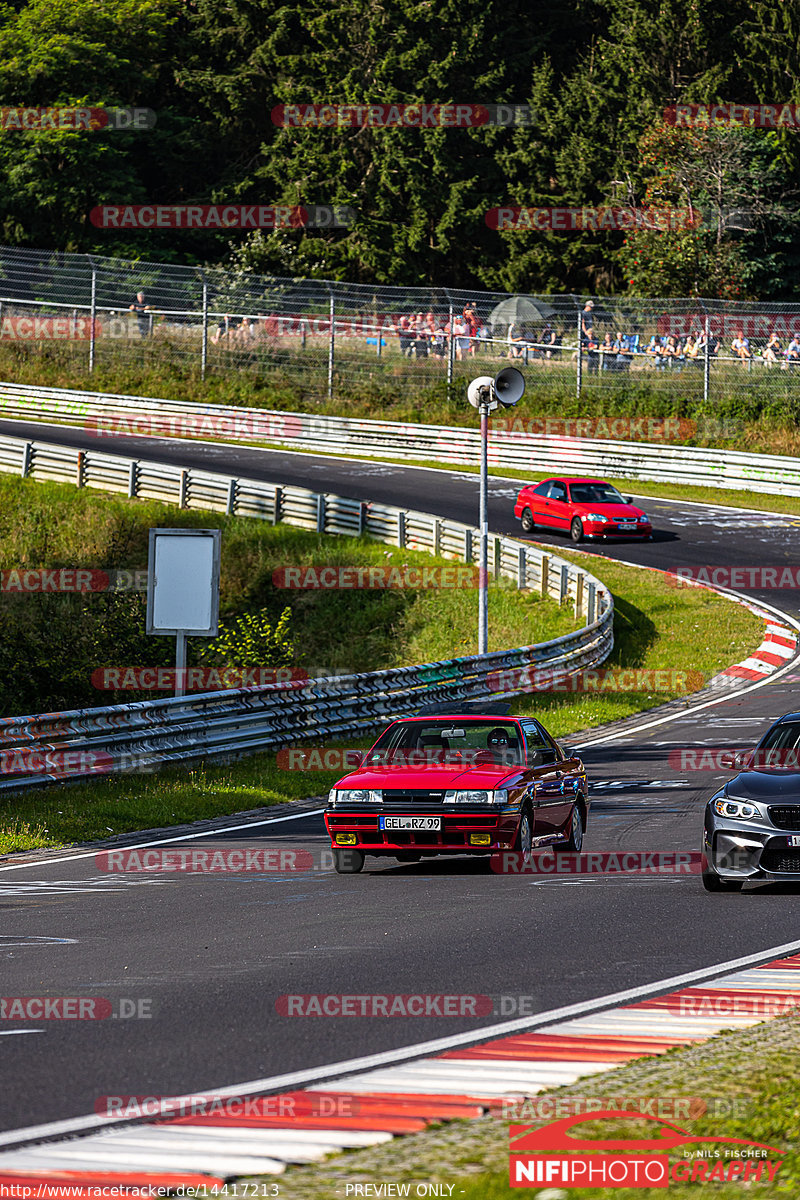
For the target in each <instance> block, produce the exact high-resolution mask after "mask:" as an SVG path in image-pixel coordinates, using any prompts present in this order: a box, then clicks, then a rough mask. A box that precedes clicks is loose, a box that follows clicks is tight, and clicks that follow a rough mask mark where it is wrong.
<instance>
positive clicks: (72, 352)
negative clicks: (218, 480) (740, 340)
mask: <svg viewBox="0 0 800 1200" xmlns="http://www.w3.org/2000/svg"><path fill="white" fill-rule="evenodd" d="M195 349H196V348H195ZM339 353H340V359H339V362H338V364H337V369H338V374H337V375H336V376H335V379H334V398H333V399H332V400H329V399H328V398H327V371H326V366H325V364H326V361H327V351H326V350H325V348H324V347H323V348H322V349H321V348H320V347H319V346H315V349H314V351H313V354H312V355H310V356H309V357H304V356H303V355H302V354H301V353H300V352H296V351H292V352H290V353H288V354H286V353H285V352H284V351H283V350H282V349H281V350H280V352H277V351H274V350H268V349H266V348H264V349H263V350H260V351H259V354H258V355H250V356H247V355H244V356H242V355H239V354H237V353H236V352H231V351H225V350H221V349H220V348H218V347H213V346H212V347H211V348H210V359H209V371H208V377H207V378H206V380H203V379H202V378H201V376H200V371H199V366H197V359H198V357H199V356H198V355H195V354H194V353H191V354H187V353H186V347H184V346H182V345H178V344H177V343H176V344H175V345H174V346H173V345H172V344H171V343H170V342H169V340H168V339H165V340H163V341H161V342H160V341H159V340H157V339H156V340H154V341H153V342H152V343H139V342H138V341H134V342H132V343H131V344H130V345H128V344H127V343H125V344H120V345H118V346H108V345H102V346H99V347H98V356H97V365H96V369H95V371H94V373H93V374H92V375H89V374H88V371H87V365H86V347H85V345H81V344H79V343H74V344H70V343H66V342H61V343H58V342H53V343H49V344H44V345H42V346H40V347H37V346H34V345H33V344H25V343H16V344H0V379H2V380H8V381H10V382H15V383H30V384H34V385H38V386H43V387H60V388H75V389H78V390H90V391H106V392H114V393H125V394H129V395H143V396H153V397H158V398H161V399H167V400H181V401H187V400H188V401H191V402H195V403H204V404H209V403H211V404H230V405H237V406H248V407H261V408H272V409H281V410H286V411H314V412H318V413H327V414H330V415H334V416H350V417H369V418H374V419H377V420H384V421H385V420H395V421H409V422H425V423H433V424H445V425H471V424H473V423H474V412H473V410H472V409H471V408H470V406H469V405H468V404H467V403H466V399H465V386H466V382H467V381H468V380H469V379H470V378H472V377H473V376H474V375H475V374H478V373H486V372H487V371H488V372H489V373H492V374H494V373H495V372H496V371H497V370H498V369H499V368H500V367H501V366H503V365H504V364H505V363H506V360H505V359H504V358H503V357H501V356H497V355H493V356H485V357H477V358H475V359H472V360H470V361H469V362H460V363H456V364H455V385H454V387H453V390H452V394H451V397H450V399H449V400H448V396H447V386H446V379H445V371H444V368H443V367H442V366H441V364H438V365H437V367H436V369H433V367H432V366H431V365H430V363H428V362H425V363H421V364H416V363H414V362H411V361H409V360H407V359H403V358H400V357H399V355H397V354H396V353H387V354H386V356H385V357H384V358H382V359H380V360H377V359H374V358H371V357H365V356H364V354H363V353H362V352H361V351H360V350H358V349H357V348H353V347H348V346H347V344H346V343H344V344H343V345H342V346H340V348H339ZM524 373H525V376H526V380H527V384H528V390H527V393H526V397H525V400H524V412H523V409H520V415H521V417H522V419H523V420H530V419H531V418H532V417H535V418H537V419H543V418H547V417H552V418H556V419H559V420H570V421H573V420H579V419H580V420H585V419H587V418H590V419H603V418H605V419H606V420H609V421H610V420H614V419H618V418H620V417H626V418H652V419H654V420H656V421H663V420H668V419H671V420H675V421H681V422H682V425H681V429H680V431H679V432H678V434H677V435H676V436H674V437H673V436H670V438H669V440H670V441H678V442H680V441H684V442H686V443H687V444H697V445H708V446H721V447H726V448H732V449H739V450H751V451H753V452H759V453H770V454H798V453H800V433H799V432H798V416H799V415H800V378H797V377H796V374H795V373H794V372H791V371H780V370H767V369H764V368H759V369H754V370H753V371H752V372H749V373H748V372H746V371H744V370H743V369H742V368H741V367H740V366H739V365H738V364H726V365H723V366H721V367H719V368H715V370H714V376H713V379H712V383H713V391H712V396H711V398H710V400H709V402H708V404H706V403H704V401H703V393H702V373H701V372H699V371H696V370H694V371H689V370H687V371H684V372H683V373H682V374H680V375H673V374H672V373H669V372H657V371H649V370H647V369H646V368H644V367H643V369H637V370H636V371H632V372H630V373H625V372H623V373H617V372H613V373H602V374H599V375H589V374H584V380H583V394H582V395H581V397H580V398H578V397H576V395H575V372H574V364H573V365H572V367H568V366H563V365H562V366H559V365H558V364H554V363H551V364H549V365H547V366H543V365H542V364H541V363H532V364H530V365H529V366H527V367H525V368H524ZM797 375H800V373H797ZM609 436H610V435H609ZM614 436H615V437H622V438H624V434H615V435H614ZM630 438H631V439H632V440H642V435H641V432H637V431H636V429H633V430H632V431H631V432H630Z"/></svg>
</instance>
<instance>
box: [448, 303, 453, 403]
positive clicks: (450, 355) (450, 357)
mask: <svg viewBox="0 0 800 1200" xmlns="http://www.w3.org/2000/svg"><path fill="white" fill-rule="evenodd" d="M453 316H454V313H453V302H452V301H451V302H450V333H449V335H448V346H447V403H448V404H449V403H450V394H451V392H452V388H453V350H454V339H453Z"/></svg>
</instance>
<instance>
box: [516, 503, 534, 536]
mask: <svg viewBox="0 0 800 1200" xmlns="http://www.w3.org/2000/svg"><path fill="white" fill-rule="evenodd" d="M520 521H521V523H522V531H523V533H533V531H534V529H535V528H536V522H535V521H534V519H533V513H532V512H531V510H530V509H529V508H526V509H525V510H524V512H523V514H522V516H521V517H520Z"/></svg>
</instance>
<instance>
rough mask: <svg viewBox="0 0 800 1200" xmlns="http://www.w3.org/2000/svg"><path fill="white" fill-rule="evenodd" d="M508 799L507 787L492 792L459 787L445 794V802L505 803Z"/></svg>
mask: <svg viewBox="0 0 800 1200" xmlns="http://www.w3.org/2000/svg"><path fill="white" fill-rule="evenodd" d="M507 800H508V792H507V791H506V789H505V788H498V789H496V790H495V791H491V792H488V791H482V790H478V791H473V790H469V789H467V788H458V789H456V790H455V791H451V792H445V794H444V802H445V804H505V803H506V801H507Z"/></svg>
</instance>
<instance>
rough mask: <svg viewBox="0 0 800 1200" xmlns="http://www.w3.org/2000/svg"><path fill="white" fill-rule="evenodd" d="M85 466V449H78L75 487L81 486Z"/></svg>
mask: <svg viewBox="0 0 800 1200" xmlns="http://www.w3.org/2000/svg"><path fill="white" fill-rule="evenodd" d="M85 468H86V451H85V450H79V451H78V460H77V462H76V464H75V487H79V488H82V487H83V475H84V470H85Z"/></svg>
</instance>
